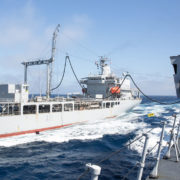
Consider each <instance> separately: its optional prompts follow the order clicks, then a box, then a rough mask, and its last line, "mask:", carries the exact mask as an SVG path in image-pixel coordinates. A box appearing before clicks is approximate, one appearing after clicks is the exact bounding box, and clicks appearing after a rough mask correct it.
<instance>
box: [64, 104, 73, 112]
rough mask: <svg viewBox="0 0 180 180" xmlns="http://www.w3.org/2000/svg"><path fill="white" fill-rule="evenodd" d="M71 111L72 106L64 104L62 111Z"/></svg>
mask: <svg viewBox="0 0 180 180" xmlns="http://www.w3.org/2000/svg"><path fill="white" fill-rule="evenodd" d="M72 110H73V104H70V103H68V104H64V111H72Z"/></svg>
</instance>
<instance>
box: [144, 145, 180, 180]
mask: <svg viewBox="0 0 180 180" xmlns="http://www.w3.org/2000/svg"><path fill="white" fill-rule="evenodd" d="M158 174H159V178H158V180H180V162H176V157H175V149H174V148H172V150H171V158H170V159H161V160H160V163H159V173H158ZM146 180H152V179H151V178H147V179H146Z"/></svg>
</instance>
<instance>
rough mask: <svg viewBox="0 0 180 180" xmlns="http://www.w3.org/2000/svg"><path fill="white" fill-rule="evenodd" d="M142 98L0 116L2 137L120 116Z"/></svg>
mask: <svg viewBox="0 0 180 180" xmlns="http://www.w3.org/2000/svg"><path fill="white" fill-rule="evenodd" d="M140 102H141V100H140V99H134V100H122V101H121V103H120V104H119V105H117V106H114V107H112V108H104V109H90V110H81V111H71V112H56V113H52V112H50V113H43V114H34V115H29V114H28V115H16V116H1V117H0V123H1V127H0V138H4V137H10V136H16V135H21V134H27V133H39V132H41V131H46V130H52V129H57V128H62V127H67V126H72V125H74V124H77V123H83V122H87V121H93V120H97V119H107V118H113V117H118V116H120V115H121V114H122V113H125V112H127V111H129V110H131V109H132V108H134V107H135V106H137V105H138V104H140Z"/></svg>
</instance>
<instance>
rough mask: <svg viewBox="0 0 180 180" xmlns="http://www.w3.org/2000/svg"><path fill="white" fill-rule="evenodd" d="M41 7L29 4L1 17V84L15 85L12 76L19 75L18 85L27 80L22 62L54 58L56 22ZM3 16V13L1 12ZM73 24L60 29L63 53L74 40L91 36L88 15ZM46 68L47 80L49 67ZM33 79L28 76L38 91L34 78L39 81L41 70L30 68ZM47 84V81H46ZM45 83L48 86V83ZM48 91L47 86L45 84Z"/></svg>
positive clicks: (81, 16)
mask: <svg viewBox="0 0 180 180" xmlns="http://www.w3.org/2000/svg"><path fill="white" fill-rule="evenodd" d="M37 12H38V8H37V7H35V6H34V4H33V3H32V1H26V3H25V4H24V5H23V6H22V7H20V8H19V7H18V8H17V9H16V10H15V11H12V13H11V14H10V13H6V14H5V13H4V16H3V17H1V18H0V20H1V24H0V37H1V38H0V49H1V54H0V61H1V67H0V72H1V82H0V83H8V82H14V81H12V80H11V78H13V77H12V76H10V75H9V74H13V76H16V78H14V79H16V80H17V82H18V83H19V82H20V81H21V82H22V81H23V73H24V71H23V66H22V65H20V63H21V62H22V61H27V60H33V59H34V58H45V59H47V58H48V57H49V56H50V52H51V38H52V33H53V31H54V29H55V27H56V25H57V24H56V23H55V22H47V20H46V19H45V17H43V16H41V15H40V12H38V13H37ZM1 13H2V12H1ZM70 19H71V21H70V22H69V23H67V24H65V25H62V26H61V28H60V33H59V36H58V40H57V47H59V49H60V50H61V49H62V50H64V51H66V50H68V47H71V48H73V47H75V46H76V45H75V43H74V42H73V41H76V40H79V39H83V38H85V37H86V35H87V29H86V28H87V27H89V26H90V24H91V20H90V19H89V18H88V16H86V15H84V14H83V15H72V16H71V18H70ZM42 69H43V72H42V73H43V78H44V76H45V73H46V71H45V68H42ZM30 71H31V76H29V77H28V79H29V83H30V85H31V86H32V87H33V88H32V89H31V90H32V91H33V92H36V89H35V87H37V85H35V83H38V82H33V80H34V79H38V76H39V73H36V71H37V68H29V73H30ZM44 81H45V79H44ZM44 84H45V83H44ZM44 92H45V85H44Z"/></svg>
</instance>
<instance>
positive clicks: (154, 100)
mask: <svg viewBox="0 0 180 180" xmlns="http://www.w3.org/2000/svg"><path fill="white" fill-rule="evenodd" d="M67 61H68V62H69V64H70V67H71V70H72V72H73V74H74V77H75V78H76V80H77V82H78V84H79V86H80V87H81V88H84V87H83V85H82V84H81V82H80V81H79V79H78V77H77V75H76V73H75V71H74V68H73V65H72V63H71V60H70V58H69V56H66V58H65V64H64V70H63V74H62V77H61V80H60V83H59V84H58V85H57V86H56V87H55V88H52V89H51V91H53V90H55V89H57V88H59V87H60V86H61V84H62V81H63V79H64V75H65V71H66V65H67ZM128 77H129V78H130V79H131V81H132V83H133V84H134V86H135V87H136V88H137V90H138V91H139V92H140V93H141V94H142V95H143V96H144V97H145V98H147V99H149V100H150V101H152V102H156V103H159V104H162V105H173V104H177V103H180V100H178V101H175V102H170V103H168V102H161V101H158V100H156V99H153V98H151V97H149V96H148V95H146V94H145V93H144V92H143V91H142V90H141V89H140V88H139V86H138V85H137V84H136V82H135V81H134V79H133V78H132V76H131V75H130V74H126V75H125V76H124V78H123V80H122V82H121V84H120V85H119V86H118V88H117V89H116V91H115V93H116V92H118V90H119V89H120V88H121V86H122V85H123V83H124V81H125V80H126V78H128ZM86 94H87V95H88V96H89V97H91V98H93V97H92V96H91V95H90V94H88V93H86ZM112 96H113V94H110V95H109V96H107V97H104V98H103V99H107V98H109V97H112Z"/></svg>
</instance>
